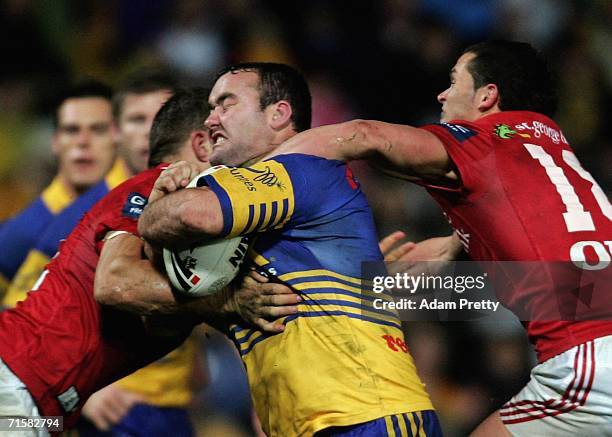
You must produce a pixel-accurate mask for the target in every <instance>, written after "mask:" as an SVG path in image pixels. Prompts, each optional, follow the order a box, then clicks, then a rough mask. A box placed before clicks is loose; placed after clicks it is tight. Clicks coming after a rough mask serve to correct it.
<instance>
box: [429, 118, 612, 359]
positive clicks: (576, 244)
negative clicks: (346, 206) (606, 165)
mask: <svg viewBox="0 0 612 437" xmlns="http://www.w3.org/2000/svg"><path fill="white" fill-rule="evenodd" d="M423 129H426V130H428V131H429V132H432V133H433V134H434V135H436V136H437V137H438V138H439V139H440V141H442V143H443V144H444V146H445V148H446V151H447V152H448V154H449V156H450V158H451V160H452V162H453V164H454V166H455V168H456V169H457V170H458V174H459V177H460V183H459V184H458V186H457V187H451V188H449V187H441V186H435V185H432V184H425V185H426V187H427V189H428V191H429V192H430V194H431V195H432V196H433V197H434V199H436V201H437V202H438V203H439V204H440V206H441V207H442V209H443V210H444V212H445V214H446V215H447V217H448V219H449V222H450V223H451V225H452V227H453V228H454V229H455V231H456V233H457V234H458V236H459V238H460V239H461V241H462V243H463V245H464V247H465V248H466V250H467V252H468V254H469V255H470V257H471V258H472V259H473V260H476V261H568V262H569V261H575V262H577V261H580V260H581V259H582V260H584V259H585V258H586V260H588V262H590V264H591V265H597V263H600V264H599V265H598V266H597V267H596V268H599V267H601V268H604V267H605V268H606V269H607V273H606V274H607V275H608V277H609V274H610V270H611V269H612V268H611V267H609V266H606V261H607V262H608V264H609V260H610V252H611V251H612V241H610V240H612V206H611V205H610V202H609V201H608V199H607V197H606V195H605V194H604V192H603V191H602V189H601V188H600V187H599V185H597V183H596V182H595V180H594V179H593V178H592V177H591V175H590V174H589V173H588V172H587V171H586V170H584V169H583V168H582V166H581V165H580V163H579V162H578V160H577V159H576V156H575V155H574V153H573V152H572V149H571V148H570V146H569V144H568V142H567V140H566V139H565V137H564V136H563V133H562V132H561V130H560V129H559V127H558V126H557V125H556V124H555V122H553V121H552V120H551V119H550V118H548V117H546V116H544V115H541V114H536V113H533V112H527V111H507V112H501V113H496V114H492V115H489V116H486V117H483V118H481V119H479V120H477V121H475V122H466V121H452V122H450V123H441V124H438V125H429V126H425V127H423ZM549 264H550V263H549ZM569 264H570V263H565V265H569ZM542 265H543V267H544V266H545V264H544V263H543V264H542ZM572 268H574V267H573V265H572ZM574 269H576V268H574ZM553 270H554V269H551V270H547V271H546V272H545V273H542V275H540V276H547V280H546V281H541V282H538V283H537V284H535V285H534V284H530V288H529V289H526V288H525V287H516V288H515V289H514V290H510V291H508V292H504V295H503V296H499V295H498V297H499V299H500V301H501V302H502V303H503V304H504V305H505V306H507V307H508V308H509V309H510V310H512V311H514V312H515V313H517V314H518V313H521V314H527V315H528V320H530V321H529V322H527V323H526V327H527V331H528V334H529V336H530V339H531V341H532V342H533V343H534V344H535V347H536V352H537V353H538V358H539V360H540V361H544V360H546V359H548V358H550V357H552V356H554V355H557V354H559V353H561V352H563V351H565V350H567V349H569V348H571V347H573V346H575V345H577V344H580V343H584V342H585V341H588V340H591V339H593V338H597V337H601V336H604V335H610V334H612V321H558V320H565V319H557V320H554V319H551V318H547V317H546V316H545V309H546V308H547V307H548V308H550V307H551V306H552V305H555V302H556V301H555V299H557V297H558V296H556V294H555V293H556V292H557V291H558V290H559V287H560V286H561V285H560V284H561V282H562V280H561V279H562V278H560V277H559V276H555V273H554V272H553ZM514 282H517V278H515V279H514ZM518 282H520V281H518ZM603 318H604V319H606V320H612V311H610V312H608V313H607V317H603Z"/></svg>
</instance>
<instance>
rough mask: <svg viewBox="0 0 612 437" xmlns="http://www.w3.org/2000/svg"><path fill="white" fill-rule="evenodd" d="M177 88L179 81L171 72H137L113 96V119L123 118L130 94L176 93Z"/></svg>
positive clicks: (149, 70)
mask: <svg viewBox="0 0 612 437" xmlns="http://www.w3.org/2000/svg"><path fill="white" fill-rule="evenodd" d="M177 88H178V81H177V79H176V78H175V77H174V76H173V75H172V74H171V73H170V72H169V71H166V70H163V69H147V70H139V71H136V72H134V73H132V74H131V75H130V76H128V77H127V78H126V79H125V80H124V82H123V83H122V84H121V85H120V86H119V87H117V91H116V92H115V95H114V96H113V117H115V120H118V119H119V117H120V116H121V111H122V110H123V102H124V101H125V98H126V96H127V95H128V94H148V93H153V92H155V91H161V90H168V91H170V92H174V90H176V89H177Z"/></svg>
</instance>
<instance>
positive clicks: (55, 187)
mask: <svg viewBox="0 0 612 437" xmlns="http://www.w3.org/2000/svg"><path fill="white" fill-rule="evenodd" d="M73 200H74V198H73V196H72V195H71V194H70V191H69V190H68V189H67V188H66V186H65V185H64V184H63V183H62V181H61V180H60V179H59V178H55V179H54V180H53V181H52V182H51V184H50V185H49V186H48V187H47V188H45V189H44V191H43V192H42V194H41V195H40V196H39V197H38V198H37V199H36V200H34V201H33V202H32V203H31V204H30V205H28V206H27V207H26V208H25V209H24V210H23V211H21V212H20V213H19V214H17V215H16V216H14V217H13V218H11V219H9V220H7V221H6V222H4V224H3V225H2V228H0V247H2V248H3V249H2V256H1V257H0V291H2V292H1V293H0V295H2V294H3V292H4V291H5V290H6V289H7V287H8V284H9V283H10V281H12V280H13V278H14V277H15V274H16V273H17V270H18V269H19V266H20V265H21V264H22V263H23V261H24V260H25V258H26V256H27V254H28V252H29V251H30V249H32V247H34V244H35V243H36V241H37V240H38V238H39V237H40V235H41V233H42V232H43V231H44V230H45V229H46V227H47V226H48V225H49V223H51V221H52V220H53V219H54V217H55V216H56V215H57V214H59V213H60V212H61V211H62V210H63V209H64V208H66V207H67V206H68V205H70V204H71V203H72V201H73Z"/></svg>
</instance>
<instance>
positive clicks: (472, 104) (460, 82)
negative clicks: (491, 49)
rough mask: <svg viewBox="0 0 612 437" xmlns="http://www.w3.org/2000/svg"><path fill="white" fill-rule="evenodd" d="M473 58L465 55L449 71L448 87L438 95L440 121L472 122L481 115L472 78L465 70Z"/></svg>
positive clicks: (472, 55) (470, 55)
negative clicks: (449, 82) (440, 106)
mask: <svg viewBox="0 0 612 437" xmlns="http://www.w3.org/2000/svg"><path fill="white" fill-rule="evenodd" d="M474 57H475V55H474V54H473V53H465V54H464V55H462V56H461V57H460V58H459V59H458V60H457V63H456V64H455V66H454V67H453V69H452V70H451V75H450V78H451V84H450V87H448V88H447V89H446V90H445V91H443V92H442V93H440V94H439V95H438V102H440V103H442V114H441V115H440V121H443V122H449V121H451V120H467V121H474V120H476V119H477V118H478V117H479V116H480V115H481V114H480V112H479V111H478V100H477V96H476V90H474V78H473V77H472V75H471V74H470V72H469V71H468V70H467V66H468V64H469V62H470V61H471V60H472V59H473V58H474Z"/></svg>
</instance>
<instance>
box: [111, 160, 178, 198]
mask: <svg viewBox="0 0 612 437" xmlns="http://www.w3.org/2000/svg"><path fill="white" fill-rule="evenodd" d="M166 167H167V164H162V165H159V166H157V167H154V168H150V169H148V170H145V171H143V172H140V173H138V174H137V175H135V176H132V177H131V178H129V179H127V180H126V181H124V182H122V183H121V184H119V185H118V186H117V187H115V188H114V189H112V190H111V191H110V193H109V196H107V197H109V200H111V199H112V198H116V197H121V196H123V194H124V193H126V192H130V191H147V193H146V195H147V196H148V195H149V192H150V190H151V188H152V187H153V184H154V182H155V180H156V179H157V177H158V176H159V174H160V173H161V172H162V170H163V169H164V168H166Z"/></svg>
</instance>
